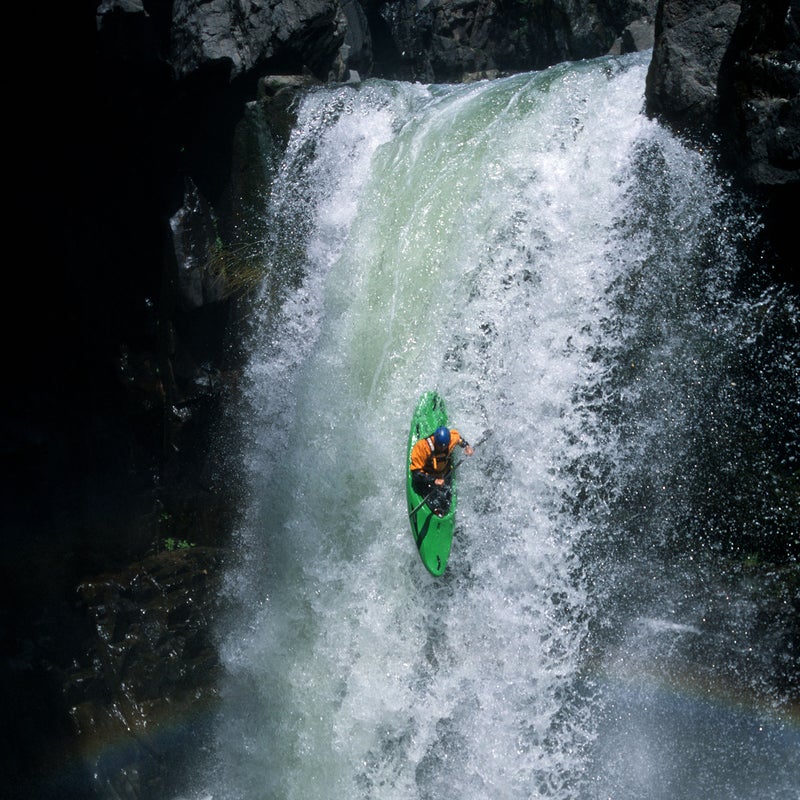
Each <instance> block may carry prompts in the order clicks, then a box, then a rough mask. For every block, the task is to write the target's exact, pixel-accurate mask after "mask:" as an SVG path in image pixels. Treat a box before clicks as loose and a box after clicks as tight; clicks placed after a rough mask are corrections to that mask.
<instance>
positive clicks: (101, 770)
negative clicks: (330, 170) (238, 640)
mask: <svg viewBox="0 0 800 800" xmlns="http://www.w3.org/2000/svg"><path fill="white" fill-rule="evenodd" d="M62 5H64V6H67V5H69V7H68V8H67V7H65V8H62V9H60V10H59V11H53V10H50V11H42V19H41V20H32V19H30V18H26V19H23V20H20V21H19V23H20V24H19V26H18V27H16V28H14V29H15V30H20V31H23V30H24V31H26V32H31V31H35V33H36V35H31V36H30V37H29V40H28V42H27V44H26V46H27V48H28V59H27V64H28V66H27V67H26V69H29V70H30V72H26V74H25V78H24V79H22V80H20V81H19V83H18V84H17V85H15V88H14V89H13V90H12V92H11V93H10V103H9V109H10V114H11V118H12V119H13V120H14V124H12V125H11V126H10V127H11V129H12V130H11V132H10V135H11V137H12V147H11V149H10V150H9V152H10V153H11V156H12V158H11V160H12V161H13V163H12V164H10V168H9V172H10V173H11V174H12V178H14V179H15V180H14V183H13V185H12V189H13V190H14V192H13V194H12V204H13V206H14V214H15V219H18V220H19V224H15V225H14V226H13V230H12V234H14V236H13V239H12V240H11V241H13V242H14V243H15V247H14V248H9V249H10V250H11V252H12V253H13V255H14V257H13V261H12V265H11V266H10V267H9V269H8V275H9V278H8V281H7V285H8V287H9V289H10V291H9V292H7V294H6V297H7V303H6V305H7V309H6V314H5V315H4V318H5V331H4V332H5V336H4V341H5V343H6V359H5V360H4V367H5V375H6V387H7V388H6V392H5V393H4V414H3V417H2V422H3V443H4V447H3V454H4V459H5V462H6V463H5V467H6V468H5V470H4V475H5V478H4V482H3V492H4V495H3V506H4V510H5V515H4V518H5V520H6V522H5V526H4V533H5V536H4V539H5V548H4V557H3V561H2V580H3V584H4V586H5V587H6V588H7V591H8V594H9V596H10V598H11V600H10V601H9V602H7V603H6V604H4V607H3V612H2V620H1V622H2V637H3V648H4V650H3V670H4V673H3V694H4V697H3V708H4V715H5V717H6V719H7V720H10V721H11V723H10V724H6V725H5V727H4V738H3V741H2V742H0V747H2V750H3V753H4V773H5V775H6V776H7V780H6V783H7V784H8V785H9V786H11V787H12V790H11V791H12V794H11V795H10V796H11V797H39V798H46V797H59V798H60V800H63V798H66V797H69V796H70V795H72V796H76V797H86V796H89V795H87V792H90V791H93V792H96V793H97V796H100V797H115V796H132V797H142V798H144V797H152V796H158V793H159V792H161V791H164V790H165V786H164V781H165V780H166V777H165V776H167V775H169V774H176V773H178V772H179V761H180V759H179V757H178V755H177V754H178V753H179V752H180V747H181V745H180V741H179V742H178V743H177V744H176V743H174V742H173V743H167V742H163V741H160V740H150V739H149V738H148V737H147V736H145V735H143V734H142V731H144V730H146V729H147V722H148V720H149V719H151V718H153V719H154V718H157V717H158V715H159V713H160V711H161V710H163V709H161V707H160V705H159V704H163V703H171V704H173V705H178V706H181V707H182V706H183V705H185V704H186V703H188V702H189V701H188V700H187V698H190V697H191V696H192V693H193V692H194V693H195V696H197V697H200V698H202V703H203V704H206V705H212V704H213V697H214V678H215V663H214V654H213V647H212V645H211V643H210V639H209V638H208V626H209V624H210V620H211V619H212V618H213V614H214V611H215V608H216V605H215V603H216V594H215V574H216V571H217V569H218V567H219V564H220V563H221V560H222V559H223V557H224V555H223V554H224V545H225V543H226V535H227V533H228V532H229V530H230V526H231V524H232V520H233V519H234V518H235V509H236V500H237V498H236V493H235V489H234V488H233V487H234V485H235V481H234V480H233V478H234V477H235V464H231V465H229V464H226V463H225V462H224V460H222V454H223V453H224V452H225V450H224V449H220V448H218V447H215V439H218V438H219V437H224V436H229V435H231V434H230V432H228V431H226V430H225V429H224V427H221V426H220V424H219V419H220V410H221V408H222V407H223V405H224V404H225V402H226V401H227V400H228V399H229V398H230V397H232V396H234V395H235V391H236V377H237V370H238V368H239V366H240V364H241V359H242V354H241V352H240V350H239V345H238V341H239V340H238V332H239V327H238V326H239V318H240V315H241V313H242V309H246V304H247V299H248V295H247V290H248V287H249V286H251V285H252V277H251V276H252V270H253V268H254V267H257V266H258V257H259V242H260V241H261V240H262V239H263V236H264V233H265V232H264V231H263V229H262V228H261V227H260V225H263V223H262V222H260V220H259V216H258V215H257V214H256V215H254V214H253V213H252V209H253V207H254V206H256V205H258V204H260V203H262V202H263V198H264V195H265V193H266V192H267V191H268V187H269V181H270V179H271V174H272V172H271V171H272V169H273V168H274V165H275V163H276V160H277V158H278V157H279V156H280V149H281V146H282V143H283V142H285V139H286V136H288V132H289V130H290V128H291V124H292V120H291V111H290V99H291V96H292V95H291V92H292V89H291V88H286V87H287V84H289V85H290V86H295V85H298V84H299V85H302V84H304V83H313V82H329V81H349V80H359V79H364V78H367V77H371V76H377V77H386V78H397V79H404V80H418V81H424V82H433V81H459V80H462V79H466V80H471V79H475V78H480V77H492V76H495V75H501V74H504V73H508V72H515V71H524V70H531V69H541V68H544V67H547V66H548V65H550V64H553V63H557V62H559V61H564V60H571V59H580V58H592V57H595V56H600V55H604V54H606V53H609V52H625V51H630V50H635V49H647V48H650V47H654V50H653V62H652V66H651V70H650V75H649V79H648V89H647V91H648V112H649V113H651V114H653V115H656V116H658V117H659V118H660V119H662V120H663V121H664V122H665V123H667V124H669V125H671V126H672V127H673V128H675V130H677V131H678V132H679V133H681V134H682V135H685V136H686V137H687V138H688V139H690V140H692V141H694V142H695V143H696V144H697V145H698V146H703V147H706V148H708V147H711V148H715V149H716V150H717V151H718V152H719V155H720V160H721V163H722V165H723V166H724V168H725V169H727V170H729V174H730V175H731V176H733V178H734V179H735V180H736V181H739V182H741V184H742V185H743V186H744V187H745V188H746V189H747V191H748V192H750V193H751V194H752V196H753V197H754V198H755V199H756V201H757V202H759V203H760V204H762V205H763V207H764V209H765V213H766V215H767V216H766V218H767V220H768V223H769V227H768V229H767V231H766V235H765V237H764V239H763V241H762V242H761V243H760V245H759V246H761V247H763V248H764V249H765V250H767V251H769V252H770V253H771V256H774V259H773V260H774V261H775V263H777V264H778V265H779V266H780V267H781V269H782V273H781V274H779V275H775V276H774V277H775V278H776V279H788V280H794V281H796V280H797V275H796V273H795V272H794V270H795V269H796V266H795V264H796V261H795V260H793V256H792V251H793V247H792V245H793V242H792V233H793V231H792V223H793V216H792V213H796V212H794V211H793V209H794V207H795V205H796V201H797V197H798V181H799V176H800V172H799V170H800V158H799V146H798V136H800V125H798V81H800V68H798V46H799V44H798V43H799V41H800V39H799V38H798V22H799V19H798V15H799V14H800V12H799V11H798V5H797V3H795V2H792V3H789V1H788V0H784V1H783V2H767V1H766V0H761V2H756V1H755V0H752V1H751V2H745V3H742V4H741V5H740V4H738V3H729V2H715V1H714V0H704V2H679V1H678V0H662V2H659V3H658V4H656V2H655V0H641V1H639V0H606V2H589V1H588V0H553V2H550V3H533V2H529V0H451V1H450V2H443V1H442V0H429V1H428V2H425V0H397V1H396V2H392V1H391V0H390V1H389V2H381V1H380V0H362V1H361V2H355V0H302V1H301V2H279V1H278V0H259V1H257V2H251V3H249V4H246V5H244V4H240V3H238V2H235V0H210V2H200V1H199V0H173V2H171V3H156V2H147V1H146V0H104V1H103V2H102V3H100V4H99V5H98V4H97V3H96V2H87V3H82V4H79V5H77V6H72V5H71V4H62ZM245 9H246V10H245ZM289 75H291V76H297V77H294V78H292V79H291V80H288V81H287V80H285V79H277V78H269V76H289ZM270 148H272V150H271V151H270ZM264 152H266V153H267V158H266V161H265V160H263V159H262V157H261V155H260V154H261V153H264ZM270 152H272V154H273V158H272V159H271V158H270V157H269V153H270ZM790 210H791V213H790ZM19 234H21V235H19ZM230 449H233V450H235V447H233V448H230ZM182 544H192V545H195V547H191V548H182V547H181V546H180V545H182ZM131 565H133V566H131ZM187 587H191V589H192V597H193V598H194V599H193V600H192V602H187V601H186V589H187ZM148 637H149V638H148ZM170 642H172V644H174V645H176V646H175V647H169V646H168V645H169V643H170ZM170 653H178V656H177V660H174V659H172V656H171V655H170ZM171 659H172V660H171ZM121 687H124V690H123V688H121ZM184 733H185V732H184ZM115 739H116V740H118V741H119V742H120V747H119V748H117V749H116V750H115V752H116V753H122V754H123V755H122V756H120V757H119V758H118V760H116V761H112V762H106V761H102V762H101V761H99V760H98V757H97V756H96V755H95V754H96V752H97V750H98V748H97V745H98V743H100V742H108V741H112V740H115ZM90 770H98V774H99V776H100V777H99V778H98V779H97V780H95V781H94V782H92V781H89V777H88V776H89V772H90ZM14 787H15V788H14ZM154 791H155V792H156V794H155V795H154V794H153V792H154Z"/></svg>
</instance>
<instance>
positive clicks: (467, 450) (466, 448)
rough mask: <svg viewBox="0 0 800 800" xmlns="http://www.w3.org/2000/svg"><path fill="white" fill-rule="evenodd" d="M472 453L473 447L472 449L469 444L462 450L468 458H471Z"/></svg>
mask: <svg viewBox="0 0 800 800" xmlns="http://www.w3.org/2000/svg"><path fill="white" fill-rule="evenodd" d="M474 452H475V448H474V447H473V446H472V445H471V444H468V445H467V446H466V447H465V448H464V453H465V454H466V455H468V456H471V455H472V454H473V453H474Z"/></svg>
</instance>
